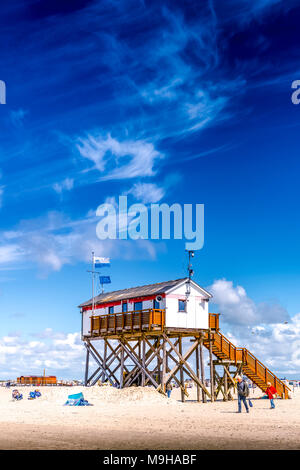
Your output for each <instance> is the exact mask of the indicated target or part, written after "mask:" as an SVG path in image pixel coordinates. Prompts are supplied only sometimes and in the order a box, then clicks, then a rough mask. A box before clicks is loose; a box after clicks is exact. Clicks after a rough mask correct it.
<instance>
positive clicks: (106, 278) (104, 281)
mask: <svg viewBox="0 0 300 470" xmlns="http://www.w3.org/2000/svg"><path fill="white" fill-rule="evenodd" d="M99 280H100V284H110V283H111V280H110V276H99Z"/></svg>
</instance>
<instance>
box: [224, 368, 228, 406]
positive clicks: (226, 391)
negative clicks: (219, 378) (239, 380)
mask: <svg viewBox="0 0 300 470" xmlns="http://www.w3.org/2000/svg"><path fill="white" fill-rule="evenodd" d="M225 369H226V368H225V367H224V401H228V375H227V373H226V370H225Z"/></svg>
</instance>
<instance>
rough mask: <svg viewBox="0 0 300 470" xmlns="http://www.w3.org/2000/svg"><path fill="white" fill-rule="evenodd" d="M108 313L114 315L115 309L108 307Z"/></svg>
mask: <svg viewBox="0 0 300 470" xmlns="http://www.w3.org/2000/svg"><path fill="white" fill-rule="evenodd" d="M108 313H109V314H111V313H114V307H113V306H112V307H108Z"/></svg>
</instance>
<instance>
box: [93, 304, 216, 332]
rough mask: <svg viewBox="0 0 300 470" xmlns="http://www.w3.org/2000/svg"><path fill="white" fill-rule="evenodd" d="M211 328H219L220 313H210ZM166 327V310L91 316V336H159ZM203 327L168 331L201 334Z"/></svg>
mask: <svg viewBox="0 0 300 470" xmlns="http://www.w3.org/2000/svg"><path fill="white" fill-rule="evenodd" d="M209 328H210V329H212V330H216V331H217V330H218V329H219V314H218V313H210V314H209ZM164 330H166V327H165V310H164V309H154V308H148V309H144V310H137V311H132V312H126V313H125V312H124V313H112V314H109V315H99V316H94V317H91V335H90V336H91V337H92V338H97V337H98V338H100V337H104V336H105V337H107V336H109V337H111V338H117V337H118V335H120V334H122V335H124V334H125V335H126V334H127V335H134V336H138V335H140V334H142V333H146V334H149V335H151V334H153V335H154V336H157V335H158V334H160V333H161V332H162V331H164ZM201 331H202V330H201V329H196V328H175V327H174V328H167V332H168V333H169V334H170V335H172V333H174V334H175V335H177V334H178V333H181V334H182V335H184V336H190V335H191V334H195V335H199V333H200V332H201Z"/></svg>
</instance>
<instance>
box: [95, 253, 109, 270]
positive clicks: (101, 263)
mask: <svg viewBox="0 0 300 470" xmlns="http://www.w3.org/2000/svg"><path fill="white" fill-rule="evenodd" d="M94 265H95V268H103V267H109V266H110V258H100V257H99V256H94Z"/></svg>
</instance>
